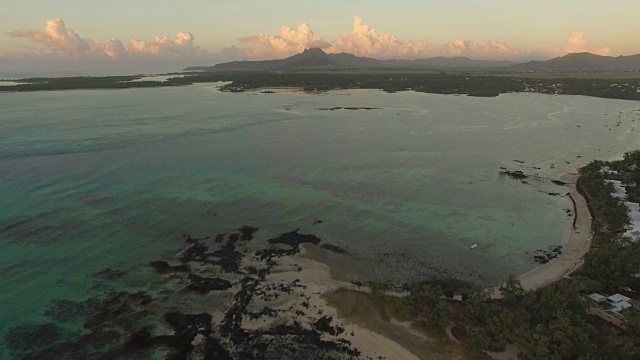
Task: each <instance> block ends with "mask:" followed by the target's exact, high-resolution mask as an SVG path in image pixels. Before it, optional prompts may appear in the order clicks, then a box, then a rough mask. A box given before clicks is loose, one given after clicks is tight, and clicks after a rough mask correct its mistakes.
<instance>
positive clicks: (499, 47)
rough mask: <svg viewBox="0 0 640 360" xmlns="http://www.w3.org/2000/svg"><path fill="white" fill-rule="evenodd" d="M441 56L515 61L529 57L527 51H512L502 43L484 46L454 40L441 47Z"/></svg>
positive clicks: (494, 42)
mask: <svg viewBox="0 0 640 360" xmlns="http://www.w3.org/2000/svg"><path fill="white" fill-rule="evenodd" d="M438 53H439V54H440V55H443V56H466V57H470V58H475V59H503V60H504V59H515V58H521V57H523V56H527V55H531V54H532V53H533V51H531V50H528V49H514V48H511V47H509V45H508V44H507V43H505V42H503V41H497V40H489V41H487V42H486V44H485V45H482V44H479V43H478V42H476V41H469V40H459V39H458V40H454V41H452V42H450V43H447V44H444V45H442V49H441V50H440V51H439V52H438Z"/></svg>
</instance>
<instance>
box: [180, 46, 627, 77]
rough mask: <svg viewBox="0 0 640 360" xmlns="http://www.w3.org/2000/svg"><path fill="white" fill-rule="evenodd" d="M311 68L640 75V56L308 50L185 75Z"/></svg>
mask: <svg viewBox="0 0 640 360" xmlns="http://www.w3.org/2000/svg"><path fill="white" fill-rule="evenodd" d="M309 68H316V69H317V68H326V69H334V70H335V69H349V68H351V69H354V68H380V69H400V68H402V69H425V68H432V69H443V68H444V69H457V70H460V69H484V70H487V69H500V70H503V71H520V72H529V71H536V72H572V71H640V54H637V55H631V56H618V57H611V56H601V55H595V54H591V53H573V54H568V55H565V56H562V57H556V58H553V59H551V60H547V61H529V62H524V63H518V64H517V63H514V62H512V61H505V60H474V59H469V58H467V57H441V56H440V57H433V58H428V59H416V60H398V59H392V60H379V59H374V58H368V57H359V56H356V55H353V54H348V53H340V54H327V53H325V52H324V51H323V50H322V49H306V50H304V51H303V52H302V53H300V54H296V55H293V56H290V57H288V58H285V59H276V60H263V61H232V62H227V63H222V64H217V65H214V66H192V67H188V68H186V69H185V70H186V71H276V70H294V69H309Z"/></svg>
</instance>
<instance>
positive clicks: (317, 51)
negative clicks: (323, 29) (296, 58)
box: [300, 48, 327, 56]
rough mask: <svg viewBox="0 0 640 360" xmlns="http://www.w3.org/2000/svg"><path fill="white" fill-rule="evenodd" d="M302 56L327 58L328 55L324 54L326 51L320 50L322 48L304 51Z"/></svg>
mask: <svg viewBox="0 0 640 360" xmlns="http://www.w3.org/2000/svg"><path fill="white" fill-rule="evenodd" d="M300 55H306V56H326V55H327V53H326V52H324V50H322V49H320V48H309V49H304V51H303V52H302V53H301V54H300Z"/></svg>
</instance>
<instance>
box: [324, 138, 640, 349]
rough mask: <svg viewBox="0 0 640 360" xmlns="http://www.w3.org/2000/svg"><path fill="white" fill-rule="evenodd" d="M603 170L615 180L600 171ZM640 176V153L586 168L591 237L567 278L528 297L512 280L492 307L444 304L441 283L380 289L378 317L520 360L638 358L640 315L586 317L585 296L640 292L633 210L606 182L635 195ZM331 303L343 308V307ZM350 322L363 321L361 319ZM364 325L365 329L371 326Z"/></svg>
mask: <svg viewBox="0 0 640 360" xmlns="http://www.w3.org/2000/svg"><path fill="white" fill-rule="evenodd" d="M604 166H608V167H609V168H610V169H611V170H614V171H616V173H615V174H614V173H612V174H609V173H606V172H603V171H602V169H603V167H604ZM639 169H640V151H634V152H630V153H627V154H625V156H624V159H622V160H620V161H614V162H606V163H605V162H601V161H594V162H592V163H590V164H588V165H587V166H585V167H584V168H582V169H581V172H580V174H581V176H580V179H579V182H578V189H579V191H580V192H581V193H582V194H583V195H585V196H586V197H587V199H588V200H589V206H590V210H591V212H592V216H593V220H594V221H593V232H594V238H593V246H592V249H591V251H590V252H589V253H588V255H587V257H586V258H585V264H584V266H583V267H582V268H581V269H580V270H579V271H578V272H577V273H574V275H572V276H571V277H570V278H567V279H564V280H561V281H558V282H557V283H555V284H553V285H551V286H548V287H546V288H542V289H538V290H536V291H525V290H524V289H523V288H522V286H521V284H520V282H519V280H518V279H517V278H516V277H515V276H510V277H509V278H508V279H506V280H505V282H504V283H503V284H502V286H501V287H500V289H499V290H500V292H501V293H502V298H501V299H500V300H492V299H491V291H490V290H486V289H479V288H472V289H467V290H464V291H463V301H462V302H457V301H453V300H450V299H447V298H446V297H445V296H444V292H443V290H442V288H441V287H440V286H439V285H438V284H422V285H417V286H414V287H412V288H411V292H410V295H408V296H406V297H389V296H385V295H384V294H383V293H382V291H383V290H384V289H385V288H384V287H383V286H381V285H379V284H377V285H376V286H375V287H372V289H374V290H375V291H373V294H371V295H370V296H371V297H372V298H373V299H376V300H375V301H376V305H375V308H376V309H378V310H377V313H378V314H384V316H381V318H383V319H385V318H387V319H388V318H390V317H394V318H397V319H400V320H412V321H414V324H419V326H416V327H417V328H421V329H426V331H427V332H428V333H429V334H432V335H433V334H436V335H442V334H443V333H444V331H445V330H446V329H447V327H450V326H453V328H452V333H453V334H454V336H456V338H457V339H458V340H459V341H460V342H461V343H462V344H464V345H465V346H466V347H467V348H468V349H470V350H473V351H475V352H476V353H478V354H481V353H482V352H484V351H491V352H501V351H505V350H506V349H508V348H510V349H511V350H513V347H514V346H515V348H516V349H517V351H518V352H519V353H520V358H522V359H531V360H537V359H540V360H565V359H619V360H637V359H640V313H638V311H637V310H634V309H630V311H627V312H626V313H625V316H626V317H625V320H624V323H623V327H617V326H615V325H613V324H611V323H608V322H606V321H604V320H602V319H600V318H598V317H596V316H593V315H589V314H587V312H586V310H587V308H588V303H587V302H586V300H585V299H584V298H583V297H582V296H581V294H585V293H591V292H602V293H608V294H610V293H613V292H616V291H619V290H620V289H621V288H623V287H624V288H630V289H631V290H636V291H638V290H640V279H639V278H637V277H635V275H636V274H638V273H640V244H637V243H635V242H633V241H632V240H631V239H628V238H626V237H624V236H623V234H624V232H625V227H626V226H627V225H628V224H629V222H630V219H629V214H628V209H627V208H626V206H625V205H624V203H623V202H622V201H621V200H619V199H617V198H616V197H614V196H613V195H612V193H613V187H612V186H611V184H609V183H607V182H606V180H607V179H608V178H617V179H620V180H622V181H623V183H624V184H626V185H627V186H628V187H627V191H628V192H629V193H631V194H637V191H638V184H640V170H639ZM634 196H637V195H634ZM330 303H331V301H330ZM332 304H333V306H335V307H337V308H338V309H339V310H340V309H341V308H342V304H341V303H338V302H333V303H332ZM345 315H346V316H352V315H353V314H345ZM352 319H354V320H355V321H358V322H359V319H360V318H359V317H358V316H352ZM387 321H390V320H387ZM362 324H363V325H364V326H368V323H367V322H366V321H365V322H363V323H362ZM376 326H377V328H379V327H380V325H379V324H377V325H376ZM373 330H374V331H377V330H375V329H373ZM425 358H427V357H425ZM467 358H468V357H467Z"/></svg>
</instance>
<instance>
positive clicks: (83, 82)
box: [0, 75, 182, 92]
mask: <svg viewBox="0 0 640 360" xmlns="http://www.w3.org/2000/svg"><path fill="white" fill-rule="evenodd" d="M140 78H142V76H136V75H132V76H76V77H61V78H27V79H19V80H15V81H16V82H20V83H21V84H17V85H13V86H0V92H2V91H7V92H8V91H17V92H23V91H52V90H76V89H87V90H89V89H129V88H146V87H160V86H176V85H182V84H178V83H175V82H171V81H168V82H160V81H133V80H138V79H140Z"/></svg>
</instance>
